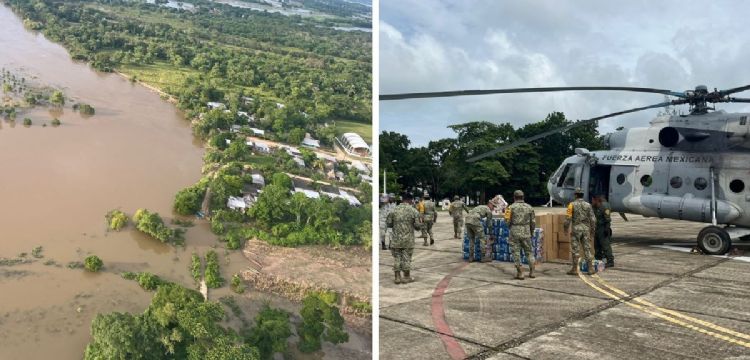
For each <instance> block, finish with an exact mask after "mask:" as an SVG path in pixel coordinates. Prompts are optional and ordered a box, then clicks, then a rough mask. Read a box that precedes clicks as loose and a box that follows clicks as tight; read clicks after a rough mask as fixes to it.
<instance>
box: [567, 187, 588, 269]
mask: <svg viewBox="0 0 750 360" xmlns="http://www.w3.org/2000/svg"><path fill="white" fill-rule="evenodd" d="M575 196H576V199H575V201H573V202H572V203H570V204H568V211H567V217H566V218H565V231H566V232H567V231H568V229H569V228H570V225H571V223H572V224H573V234H572V237H571V241H570V253H571V255H572V257H573V267H572V268H571V269H570V271H568V275H578V259H579V258H580V248H581V247H583V255H584V256H585V257H586V262H587V263H588V265H589V271H588V274H589V275H594V274H596V268H595V267H594V259H593V257H592V256H591V245H590V244H589V241H591V229H592V228H593V227H594V225H596V217H595V216H594V210H593V209H592V208H591V205H590V204H589V203H587V202H586V201H585V200H583V190H581V188H576V191H575Z"/></svg>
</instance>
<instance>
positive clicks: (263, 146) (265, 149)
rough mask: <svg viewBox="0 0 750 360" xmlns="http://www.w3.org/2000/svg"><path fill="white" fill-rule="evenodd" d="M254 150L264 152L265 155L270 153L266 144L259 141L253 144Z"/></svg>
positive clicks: (269, 148)
mask: <svg viewBox="0 0 750 360" xmlns="http://www.w3.org/2000/svg"><path fill="white" fill-rule="evenodd" d="M255 150H258V151H260V152H264V153H266V154H270V153H271V147H270V146H268V144H266V143H264V142H260V141H256V142H255Z"/></svg>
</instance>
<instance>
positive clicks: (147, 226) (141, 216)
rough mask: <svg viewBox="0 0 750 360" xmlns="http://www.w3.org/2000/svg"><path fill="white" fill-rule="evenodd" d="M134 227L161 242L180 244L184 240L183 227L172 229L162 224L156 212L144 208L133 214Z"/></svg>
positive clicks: (162, 221)
mask: <svg viewBox="0 0 750 360" xmlns="http://www.w3.org/2000/svg"><path fill="white" fill-rule="evenodd" d="M133 221H135V223H136V225H135V227H136V228H137V229H138V230H140V231H141V232H143V233H145V234H148V235H150V236H151V237H153V238H155V239H157V240H159V241H161V242H163V243H174V244H178V245H182V244H183V243H184V242H185V237H184V234H185V230H184V229H172V228H169V227H167V226H166V225H164V220H162V219H161V216H159V214H158V213H152V212H150V211H148V210H146V209H138V210H137V211H136V212H135V215H133Z"/></svg>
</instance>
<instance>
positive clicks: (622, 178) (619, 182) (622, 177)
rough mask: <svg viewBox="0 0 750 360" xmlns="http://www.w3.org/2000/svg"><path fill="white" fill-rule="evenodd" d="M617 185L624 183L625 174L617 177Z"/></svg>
mask: <svg viewBox="0 0 750 360" xmlns="http://www.w3.org/2000/svg"><path fill="white" fill-rule="evenodd" d="M617 183H618V184H620V185H622V184H624V183H625V174H620V175H617Z"/></svg>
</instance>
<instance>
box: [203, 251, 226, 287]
mask: <svg viewBox="0 0 750 360" xmlns="http://www.w3.org/2000/svg"><path fill="white" fill-rule="evenodd" d="M204 279H205V280H206V286H208V287H209V288H212V289H216V288H220V287H222V286H224V278H222V277H221V272H220V271H219V256H218V255H217V254H216V252H215V251H213V250H209V251H208V253H206V274H205V277H204Z"/></svg>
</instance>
